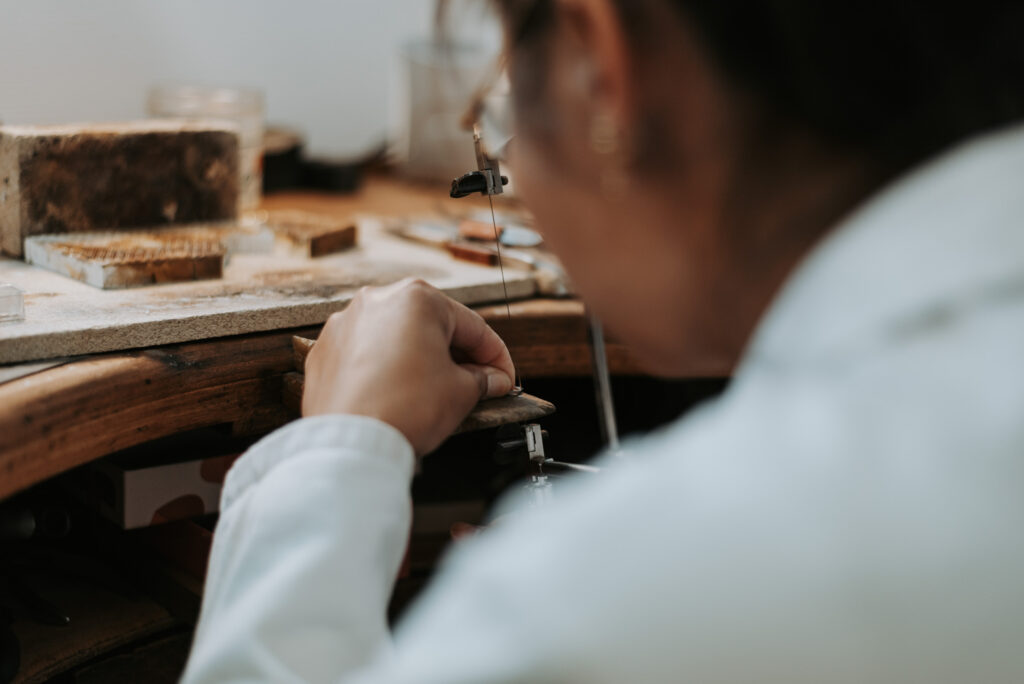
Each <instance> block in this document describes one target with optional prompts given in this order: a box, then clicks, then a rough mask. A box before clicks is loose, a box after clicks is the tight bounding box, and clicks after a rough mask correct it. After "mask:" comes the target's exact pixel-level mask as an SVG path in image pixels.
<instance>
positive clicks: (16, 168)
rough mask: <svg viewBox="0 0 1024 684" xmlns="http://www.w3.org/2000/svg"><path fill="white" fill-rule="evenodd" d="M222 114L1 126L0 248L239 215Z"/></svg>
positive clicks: (231, 140) (233, 144)
mask: <svg viewBox="0 0 1024 684" xmlns="http://www.w3.org/2000/svg"><path fill="white" fill-rule="evenodd" d="M228 126H229V124H224V123H219V122H188V123H185V122H178V121H155V120H151V121H136V122H128V123H119V124H90V125H69V126H0V248H2V250H3V251H4V252H6V253H7V254H11V255H13V256H21V254H22V249H23V244H22V243H23V240H24V239H25V238H26V237H29V236H32V235H44V234H55V233H76V232H85V231H109V230H119V229H126V228H139V227H147V228H148V227H157V226H167V225H178V224H186V223H195V222H209V221H221V220H228V219H233V218H235V217H236V216H237V214H238V134H237V132H236V131H234V130H232V129H231V128H229V127H228Z"/></svg>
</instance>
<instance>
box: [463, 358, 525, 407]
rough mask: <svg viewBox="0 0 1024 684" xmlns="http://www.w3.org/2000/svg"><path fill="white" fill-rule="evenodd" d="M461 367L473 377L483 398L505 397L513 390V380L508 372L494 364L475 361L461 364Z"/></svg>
mask: <svg viewBox="0 0 1024 684" xmlns="http://www.w3.org/2000/svg"><path fill="white" fill-rule="evenodd" d="M459 367H460V368H462V369H463V370H465V371H468V372H469V374H470V375H471V376H472V377H473V380H474V382H476V386H477V389H478V394H479V397H480V398H481V399H495V398H497V397H503V396H505V395H506V394H508V393H509V392H511V391H512V383H513V380H512V378H510V377H509V376H508V373H506V372H505V371H503V370H501V369H500V368H495V367H494V366H481V365H478V364H475V363H463V364H459Z"/></svg>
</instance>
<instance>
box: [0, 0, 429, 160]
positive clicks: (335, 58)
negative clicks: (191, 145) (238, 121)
mask: <svg viewBox="0 0 1024 684" xmlns="http://www.w3.org/2000/svg"><path fill="white" fill-rule="evenodd" d="M432 14H433V2H432V1H431V0H276V1H274V0H0V120H2V121H4V122H6V123H58V122H69V121H83V120H104V119H106V120H111V119H115V120H116V119H126V118H136V117H140V116H142V115H143V114H144V108H145V105H144V102H145V96H146V92H147V90H148V89H149V87H150V86H151V85H153V84H155V83H160V82H167V81H172V82H192V83H201V84H210V85H241V86H249V87H256V88H259V89H261V90H263V91H264V92H265V94H266V98H267V118H268V120H269V121H271V122H275V123H282V124H288V125H291V126H293V127H296V128H298V129H300V130H302V131H303V132H304V133H305V134H306V135H307V138H308V142H309V145H308V148H309V149H310V150H311V151H313V152H314V153H317V154H321V155H324V154H326V155H342V156H343V155H354V154H358V153H360V152H363V151H365V150H366V149H368V148H371V147H374V146H375V145H376V144H378V143H379V142H381V141H382V140H384V138H385V135H386V134H387V132H388V127H389V124H388V122H389V121H394V120H395V115H394V113H392V114H389V113H388V102H389V99H390V95H391V94H392V92H393V91H394V89H395V79H396V73H397V63H398V61H397V54H398V49H399V46H400V45H401V44H402V43H403V42H405V41H406V40H408V39H410V38H413V37H417V36H424V35H427V34H428V33H429V31H430V26H431V20H432Z"/></svg>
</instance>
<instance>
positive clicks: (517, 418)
mask: <svg viewBox="0 0 1024 684" xmlns="http://www.w3.org/2000/svg"><path fill="white" fill-rule="evenodd" d="M305 380H306V378H305V376H304V375H303V374H302V373H285V375H284V382H283V386H282V396H281V399H282V402H283V403H284V405H285V406H286V407H288V409H290V410H291V411H292V412H293V413H295V414H299V413H301V412H302V390H303V388H304V386H305ZM554 412H555V405H554V404H552V403H551V402H547V401H544V400H543V399H538V398H537V397H535V396H532V395H530V394H520V395H519V396H518V397H511V396H509V397H500V398H498V399H485V400H484V401H481V402H480V403H479V404H477V405H476V408H474V409H473V412H472V413H470V414H469V415H468V416H467V417H466V419H465V420H464V421H462V423H461V424H460V425H459V427H457V428H456V429H455V432H454V433H453V434H456V435H459V434H462V433H465V432H478V431H480V430H490V429H492V428H499V427H501V426H502V425H508V424H509V423H524V422H527V421H534V420H539V419H541V418H544V417H545V416H550V415H551V414H553V413H554Z"/></svg>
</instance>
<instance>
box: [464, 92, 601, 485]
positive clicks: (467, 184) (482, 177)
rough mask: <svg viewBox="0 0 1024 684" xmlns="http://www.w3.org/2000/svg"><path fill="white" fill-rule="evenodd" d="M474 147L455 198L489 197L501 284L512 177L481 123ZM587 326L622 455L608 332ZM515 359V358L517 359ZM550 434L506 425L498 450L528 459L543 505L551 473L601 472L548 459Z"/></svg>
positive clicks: (502, 456) (518, 389)
mask: <svg viewBox="0 0 1024 684" xmlns="http://www.w3.org/2000/svg"><path fill="white" fill-rule="evenodd" d="M480 111H481V107H479V106H476V105H474V107H472V108H471V109H470V114H468V115H467V117H468V120H472V118H475V117H473V113H474V112H475V113H476V114H477V115H478V114H479V112H480ZM472 130H473V146H474V150H475V152H476V162H477V169H476V170H475V171H470V172H469V173H466V174H464V175H463V176H461V177H459V178H456V179H455V180H453V181H452V187H451V193H450V194H451V197H452V198H456V199H458V198H462V197H468V196H469V195H472V194H475V193H480V194H482V195H485V196H486V197H487V200H488V202H489V203H490V208H491V223H492V226H493V229H494V243H495V249H496V250H497V258H498V266H499V267H500V268H501V272H502V273H501V278H502V284H504V282H505V271H504V264H503V263H502V260H501V259H502V257H501V240H500V235H499V232H498V226H497V221H495V220H494V199H493V198H494V196H495V195H500V194H502V193H504V188H505V186H506V185H508V182H509V180H508V178H507V177H506V176H503V175H501V165H500V163H499V161H498V159H497V158H496V157H492V156H491V155H489V154H488V153H487V151H486V149H485V147H484V143H483V139H482V134H481V130H480V125H479V122H477V121H473V122H472ZM505 307H506V310H507V311H508V316H509V319H510V320H511V318H512V309H511V304H510V302H509V299H508V291H507V290H506V291H505ZM588 326H589V337H590V350H591V357H592V361H593V367H594V386H595V390H596V394H597V415H598V424H599V425H600V428H601V432H602V437H603V438H604V442H605V445H606V447H607V448H608V449H609V451H611V452H612V453H613V454H617V453H620V447H619V435H618V427H617V424H616V421H615V408H614V404H613V402H612V393H611V378H610V374H609V372H608V358H607V355H606V353H605V341H604V332H603V329H602V326H601V323H600V321H599V320H598V319H597V318H596V317H595V316H594V315H593V314H588ZM512 361H513V363H515V359H513V360H512ZM522 392H523V383H522V376H521V375H520V374H519V372H518V368H517V371H516V382H515V389H513V395H516V396H518V395H521V394H522ZM546 435H547V433H546V432H545V431H544V430H542V429H541V427H540V425H539V424H537V423H533V422H519V421H517V422H515V423H513V422H510V423H509V424H507V425H503V426H502V427H501V428H499V431H498V449H497V453H496V458H498V459H499V461H503V462H505V463H508V462H515V461H516V460H521V459H522V458H523V457H525V459H526V463H527V467H528V473H529V481H528V483H527V485H526V487H527V489H528V491H529V492H530V494H531V496H532V497H533V501H534V503H535V504H537V505H543V504H544V503H546V502H547V501H549V500H550V498H551V496H552V483H551V479H550V474H551V473H552V472H557V471H583V472H597V471H598V469H597V468H593V467H590V466H581V465H577V464H572V463H562V462H559V461H555V460H554V459H552V458H549V457H548V456H547V454H546V451H545V448H544V438H545V437H546Z"/></svg>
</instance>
